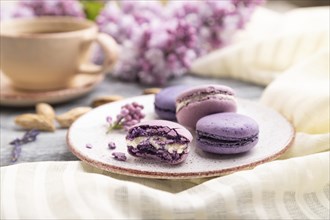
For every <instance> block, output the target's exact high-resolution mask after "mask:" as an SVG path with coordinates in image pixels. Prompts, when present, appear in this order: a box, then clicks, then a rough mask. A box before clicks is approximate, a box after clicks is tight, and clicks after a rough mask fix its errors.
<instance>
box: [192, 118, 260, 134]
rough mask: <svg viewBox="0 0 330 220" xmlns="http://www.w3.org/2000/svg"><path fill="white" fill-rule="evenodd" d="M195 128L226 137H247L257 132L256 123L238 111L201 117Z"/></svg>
mask: <svg viewBox="0 0 330 220" xmlns="http://www.w3.org/2000/svg"><path fill="white" fill-rule="evenodd" d="M196 130H198V131H202V132H205V133H209V134H212V135H216V136H220V137H226V138H248V137H251V136H254V135H256V134H258V132H259V126H258V123H257V122H256V121H255V120H254V119H252V118H251V117H248V116H245V115H242V114H238V113H230V112H226V113H218V114H212V115H208V116H205V117H203V118H201V119H200V120H199V121H198V122H197V124H196Z"/></svg>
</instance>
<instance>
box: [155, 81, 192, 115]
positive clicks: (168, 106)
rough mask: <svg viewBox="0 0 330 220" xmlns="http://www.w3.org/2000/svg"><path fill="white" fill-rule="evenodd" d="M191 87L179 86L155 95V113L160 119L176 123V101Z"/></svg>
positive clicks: (168, 88)
mask: <svg viewBox="0 0 330 220" xmlns="http://www.w3.org/2000/svg"><path fill="white" fill-rule="evenodd" d="M189 87H190V86H188V85H178V86H171V87H167V88H164V89H162V90H161V91H160V92H159V93H157V94H156V95H155V103H154V105H155V112H156V114H157V115H158V117H159V118H161V119H164V120H171V121H176V116H175V112H176V107H175V100H176V98H177V97H178V95H180V94H181V93H182V92H183V91H185V90H187V89H188V88H189Z"/></svg>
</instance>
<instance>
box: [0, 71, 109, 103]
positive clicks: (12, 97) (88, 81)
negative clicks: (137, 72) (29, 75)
mask: <svg viewBox="0 0 330 220" xmlns="http://www.w3.org/2000/svg"><path fill="white" fill-rule="evenodd" d="M0 78H1V80H0V83H1V84H0V105H2V106H33V105H35V104H36V103H39V102H47V103H49V104H55V103H60V102H65V101H68V100H71V99H75V98H78V97H80V96H82V95H85V94H87V93H88V92H90V91H91V90H92V89H94V88H95V86H96V85H98V84H99V83H100V82H101V81H102V80H103V78H104V75H103V74H98V75H97V74H95V75H85V74H78V75H77V76H75V77H74V78H73V80H72V81H71V83H70V85H69V86H68V87H67V88H65V89H60V90H52V91H41V92H39V91H36V92H32V91H23V90H17V89H15V88H14V87H13V86H12V85H11V83H10V81H9V79H8V78H7V77H6V76H5V75H4V74H3V73H1V72H0Z"/></svg>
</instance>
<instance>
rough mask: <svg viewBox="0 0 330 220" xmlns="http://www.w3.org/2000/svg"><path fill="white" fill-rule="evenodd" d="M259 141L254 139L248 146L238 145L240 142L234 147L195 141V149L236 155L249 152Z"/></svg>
mask: <svg viewBox="0 0 330 220" xmlns="http://www.w3.org/2000/svg"><path fill="white" fill-rule="evenodd" d="M258 140H259V139H255V140H254V141H252V142H249V143H248V144H242V145H241V144H240V142H237V144H236V145H231V146H228V145H225V144H221V143H219V144H217V145H210V144H206V143H203V142H200V141H196V147H198V148H200V149H202V150H203V151H206V152H210V153H215V154H238V153H243V152H246V151H249V150H251V149H252V148H253V147H254V146H256V145H257V143H258Z"/></svg>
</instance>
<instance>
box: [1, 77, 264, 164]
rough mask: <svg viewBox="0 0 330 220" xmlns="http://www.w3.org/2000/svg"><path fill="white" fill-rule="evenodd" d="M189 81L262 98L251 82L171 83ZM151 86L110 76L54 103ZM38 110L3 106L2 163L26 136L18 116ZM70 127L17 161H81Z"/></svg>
mask: <svg viewBox="0 0 330 220" xmlns="http://www.w3.org/2000/svg"><path fill="white" fill-rule="evenodd" d="M177 84H187V85H200V84H224V85H227V86H230V87H232V88H233V89H235V90H236V93H237V96H238V97H240V98H245V99H250V100H258V98H259V97H260V95H261V93H262V91H263V89H264V88H263V87H260V86H257V85H253V84H248V83H244V82H240V81H235V80H232V79H212V78H200V77H197V76H191V75H186V76H184V77H181V78H177V79H174V80H172V81H170V82H169V83H168V85H167V86H170V85H177ZM145 88H148V87H147V86H143V85H139V84H137V83H127V82H122V81H118V80H116V79H113V78H111V77H110V76H108V77H107V78H106V79H105V80H104V81H103V82H102V83H101V84H100V85H99V86H97V88H96V89H95V90H93V91H92V92H91V93H89V94H88V95H86V96H84V97H81V98H79V99H75V100H72V101H69V102H66V103H62V104H57V105H54V108H55V110H56V113H57V114H61V113H63V112H65V111H67V110H69V109H71V108H73V107H78V106H86V105H90V103H91V102H92V100H93V99H94V98H95V97H98V96H101V95H110V94H117V95H121V96H124V97H133V96H137V95H141V94H142V91H143V90H144V89H145ZM31 112H34V107H28V108H12V107H10V108H9V107H3V106H1V110H0V132H1V134H0V137H1V141H0V143H1V151H0V153H1V166H7V165H11V164H13V163H12V162H11V152H12V149H13V146H12V145H10V144H9V142H10V141H12V140H14V139H15V138H17V137H22V135H23V134H24V131H23V130H21V129H20V128H19V127H17V126H16V125H15V124H14V118H15V117H16V116H17V115H19V114H23V113H31ZM66 132H67V130H66V129H58V130H57V131H56V132H54V133H51V132H42V133H41V134H40V135H39V136H38V138H37V140H36V141H35V142H31V143H28V144H26V145H23V146H22V152H21V156H20V158H19V159H18V161H17V162H16V164H17V163H24V162H35V161H70V160H78V158H76V157H75V156H74V155H73V154H72V153H71V152H70V151H69V149H68V148H67V145H66V140H65V135H66Z"/></svg>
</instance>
